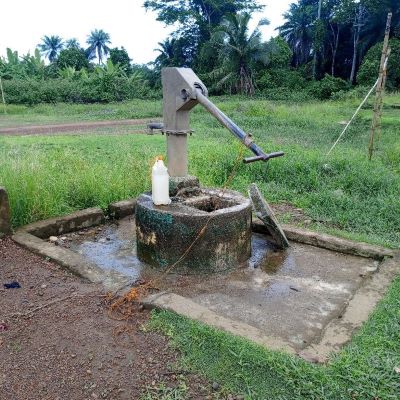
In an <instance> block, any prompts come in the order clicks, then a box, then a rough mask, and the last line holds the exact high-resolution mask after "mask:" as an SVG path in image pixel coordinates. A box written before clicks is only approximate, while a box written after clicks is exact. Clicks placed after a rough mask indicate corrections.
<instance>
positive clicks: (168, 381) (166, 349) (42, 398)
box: [0, 239, 213, 400]
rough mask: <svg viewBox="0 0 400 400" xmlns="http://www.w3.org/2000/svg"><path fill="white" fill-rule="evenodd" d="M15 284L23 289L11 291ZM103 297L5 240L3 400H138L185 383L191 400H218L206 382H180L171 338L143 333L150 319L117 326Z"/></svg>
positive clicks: (0, 262)
mask: <svg viewBox="0 0 400 400" xmlns="http://www.w3.org/2000/svg"><path fill="white" fill-rule="evenodd" d="M12 281H18V282H19V283H20V285H21V288H19V289H5V288H4V286H3V284H4V283H9V282H12ZM102 295H103V293H102V292H101V290H100V287H98V286H96V285H93V284H88V283H85V282H83V281H82V280H80V279H79V278H77V277H75V276H71V275H70V274H69V273H68V272H66V271H64V270H62V269H61V268H60V267H58V266H56V265H54V264H52V263H51V262H48V261H45V260H43V259H42V258H40V257H37V256H35V255H33V254H31V253H29V252H28V251H26V250H24V249H22V248H20V247H18V246H17V245H16V244H15V243H14V242H12V241H11V240H9V239H3V240H2V239H0V399H4V400H6V399H10V400H25V399H26V400H28V399H38V400H56V399H59V400H64V399H69V400H86V399H110V400H111V399H112V400H118V399H131V400H136V399H140V397H141V395H142V394H143V392H146V391H150V392H152V393H153V394H157V389H154V388H158V387H159V386H160V384H161V383H162V382H164V383H165V385H167V386H170V387H176V386H177V385H179V383H180V382H181V381H182V379H184V380H185V383H186V385H187V386H188V387H189V392H188V397H187V398H190V399H206V398H210V399H211V398H213V397H212V396H210V384H208V383H207V382H205V381H204V380H203V379H201V378H199V377H196V376H194V375H192V374H187V373H186V372H185V373H184V375H180V373H182V371H180V370H179V367H178V366H177V365H176V362H177V360H178V358H179V356H178V354H177V352H176V351H174V350H172V349H171V348H170V346H169V344H168V341H167V339H166V338H165V337H164V336H162V335H159V334H156V333H148V332H147V333H145V332H143V330H142V329H141V327H142V325H143V324H144V323H146V321H147V320H148V318H149V315H148V313H147V312H146V311H143V312H141V313H140V312H138V314H137V317H136V320H135V321H134V322H132V323H130V324H127V323H126V322H119V321H116V320H114V319H111V318H110V317H109V316H108V309H109V308H108V306H107V305H106V304H105V300H104V297H102ZM44 305H48V306H47V307H44V308H40V307H43V306H44ZM127 329H128V333H127ZM120 331H124V333H123V334H118V332H120ZM177 368H178V370H177ZM181 376H184V378H181ZM149 387H151V388H153V389H146V388H149ZM154 398H158V397H154ZM160 398H161V397H160Z"/></svg>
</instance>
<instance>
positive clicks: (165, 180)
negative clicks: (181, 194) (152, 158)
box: [151, 157, 171, 206]
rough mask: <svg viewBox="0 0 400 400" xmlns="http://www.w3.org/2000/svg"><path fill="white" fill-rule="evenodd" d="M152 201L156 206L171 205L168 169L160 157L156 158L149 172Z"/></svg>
mask: <svg viewBox="0 0 400 400" xmlns="http://www.w3.org/2000/svg"><path fill="white" fill-rule="evenodd" d="M151 186H152V199H153V203H154V204H155V205H156V206H161V205H164V206H166V205H168V204H171V199H170V198H169V175H168V169H167V167H166V166H165V164H164V161H163V158H162V157H157V161H156V162H155V164H154V165H153V169H152V172H151Z"/></svg>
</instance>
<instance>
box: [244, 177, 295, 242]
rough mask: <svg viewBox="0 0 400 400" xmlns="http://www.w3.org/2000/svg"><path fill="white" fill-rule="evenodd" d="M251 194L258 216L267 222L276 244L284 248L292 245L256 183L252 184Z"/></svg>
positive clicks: (266, 224)
mask: <svg viewBox="0 0 400 400" xmlns="http://www.w3.org/2000/svg"><path fill="white" fill-rule="evenodd" d="M249 196H250V198H251V201H252V202H253V207H254V211H255V212H256V215H257V217H258V218H260V219H261V221H262V222H263V223H264V224H265V226H266V228H267V230H268V232H269V234H270V235H271V236H272V238H273V239H274V241H275V242H276V244H277V245H278V246H279V247H280V248H282V249H286V248H288V247H289V246H290V245H289V242H288V240H287V238H286V236H285V233H284V232H283V230H282V228H281V227H280V226H279V223H278V221H277V219H276V218H275V215H274V213H273V211H272V209H271V207H270V206H269V205H268V203H267V202H266V201H265V199H264V197H263V196H262V194H261V192H260V190H259V189H258V187H257V185H256V184H255V183H252V184H251V185H250V188H249Z"/></svg>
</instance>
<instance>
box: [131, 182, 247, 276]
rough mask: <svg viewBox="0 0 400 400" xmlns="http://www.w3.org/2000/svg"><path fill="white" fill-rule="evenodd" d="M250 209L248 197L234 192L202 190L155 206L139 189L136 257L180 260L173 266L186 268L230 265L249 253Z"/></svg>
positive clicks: (157, 262) (160, 263)
mask: <svg viewBox="0 0 400 400" xmlns="http://www.w3.org/2000/svg"><path fill="white" fill-rule="evenodd" d="M218 196H220V197H218ZM215 198H217V199H218V200H217V203H218V204H217V205H214V206H215V209H214V208H212V207H211V209H209V208H210V207H208V206H207V204H208V203H207V202H212V201H211V200H212V199H215ZM214 206H213V207H214ZM251 211H252V208H251V203H250V201H249V200H248V199H247V198H245V197H243V196H242V195H241V194H240V193H237V192H233V191H225V192H224V193H223V195H222V191H219V190H213V189H202V190H201V193H200V195H198V196H195V197H191V198H189V199H175V201H174V202H173V203H172V204H171V205H169V206H155V205H154V204H153V202H152V200H151V195H149V194H144V195H142V196H141V197H139V199H138V201H137V207H136V226H137V228H136V229H137V252H138V257H139V259H140V260H141V261H143V262H146V263H148V264H150V265H153V266H156V267H161V268H163V267H166V266H169V265H173V264H174V263H176V262H177V261H178V260H179V266H178V269H179V270H180V271H184V270H186V271H187V272H190V271H196V272H215V271H222V270H226V269H230V268H233V267H235V266H237V265H238V264H240V263H243V262H245V261H247V260H248V259H249V258H250V256H251ZM204 228H205V229H204ZM200 233H201V235H200ZM199 235H200V236H199ZM194 241H196V245H195V246H193V247H192V248H190V251H189V252H187V250H188V248H189V247H190V245H191V244H192V243H193V242H194ZM182 255H185V257H184V258H182Z"/></svg>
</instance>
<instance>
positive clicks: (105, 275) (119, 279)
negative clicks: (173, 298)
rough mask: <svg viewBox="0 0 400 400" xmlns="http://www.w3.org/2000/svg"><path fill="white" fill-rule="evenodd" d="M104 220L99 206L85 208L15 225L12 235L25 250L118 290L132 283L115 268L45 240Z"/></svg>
mask: <svg viewBox="0 0 400 400" xmlns="http://www.w3.org/2000/svg"><path fill="white" fill-rule="evenodd" d="M104 221H105V216H104V213H103V211H102V210H101V209H100V208H89V209H86V210H82V211H77V212H75V213H72V214H70V215H67V216H65V217H57V218H51V219H48V220H45V221H40V222H36V223H33V224H30V225H27V226H25V227H23V228H21V229H19V230H18V231H17V232H16V233H15V234H14V235H13V236H12V239H13V240H14V241H15V242H17V243H18V244H20V245H21V246H23V247H25V248H27V249H28V250H30V251H32V252H34V253H36V254H39V255H41V256H43V257H46V258H49V259H50V260H52V261H54V262H56V263H58V264H59V265H61V266H62V267H64V268H66V269H68V270H70V271H71V272H73V273H74V274H75V275H78V276H80V277H82V278H84V279H87V280H88V281H90V282H93V283H102V284H103V286H104V289H105V290H107V291H112V292H120V291H122V290H124V289H126V288H127V287H130V286H131V285H132V283H133V280H132V279H131V278H129V277H127V276H126V275H123V274H121V273H119V272H117V271H113V270H108V271H105V270H104V269H102V268H100V267H99V266H98V265H96V264H95V263H92V262H90V261H88V259H87V258H85V257H83V256H81V255H80V254H77V253H76V252H74V251H71V250H69V249H66V248H63V247H59V246H55V245H54V244H52V243H49V242H48V241H47V239H48V238H49V237H50V236H57V235H64V234H67V233H69V232H73V231H78V230H80V229H85V228H89V227H92V226H97V225H100V224H102V223H104Z"/></svg>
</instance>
